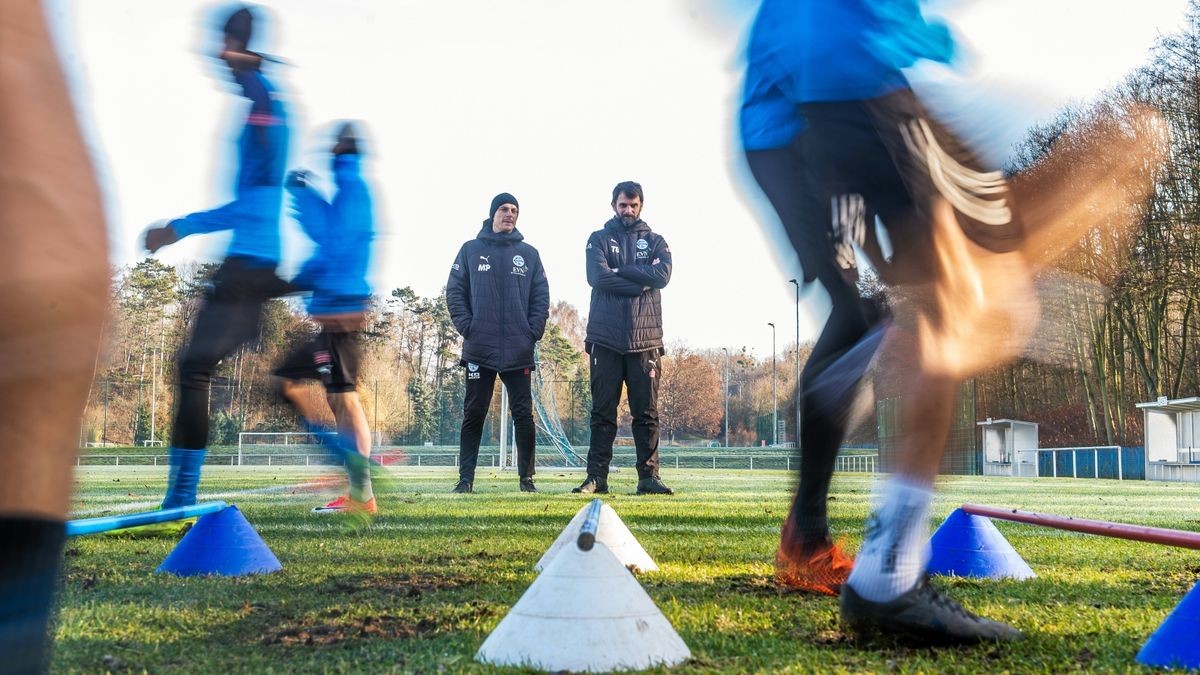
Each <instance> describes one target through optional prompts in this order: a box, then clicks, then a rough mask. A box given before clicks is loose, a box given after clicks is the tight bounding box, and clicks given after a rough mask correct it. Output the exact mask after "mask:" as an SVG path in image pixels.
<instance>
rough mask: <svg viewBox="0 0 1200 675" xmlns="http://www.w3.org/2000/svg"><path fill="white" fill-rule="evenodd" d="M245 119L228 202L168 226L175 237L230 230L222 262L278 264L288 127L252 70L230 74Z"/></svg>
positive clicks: (278, 106) (266, 84)
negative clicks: (246, 107) (244, 103)
mask: <svg viewBox="0 0 1200 675" xmlns="http://www.w3.org/2000/svg"><path fill="white" fill-rule="evenodd" d="M234 79H235V80H236V81H237V83H238V84H240V85H241V86H242V95H243V96H245V97H246V98H248V99H250V113H249V115H248V116H247V117H246V124H245V126H244V127H243V129H242V134H241V136H240V137H239V138H238V172H237V182H236V183H235V184H234V199H233V201H232V202H229V203H228V204H225V205H224V206H220V207H217V208H215V209H213V210H211V211H199V212H197V213H192V214H189V215H186V216H184V217H182V218H179V219H176V220H173V221H171V227H173V228H174V229H175V232H176V233H177V234H178V235H179V236H180V237H186V236H188V235H190V234H198V233H202V232H217V231H219V230H233V240H232V241H230V243H229V249H228V251H227V252H226V255H227V256H246V257H249V258H256V259H258V260H261V261H263V262H264V263H267V264H270V265H272V266H274V265H275V264H278V263H279V218H280V213H281V211H282V209H283V172H284V169H285V168H286V166H287V154H288V127H287V117H286V115H285V112H284V108H283V104H282V103H281V102H280V101H279V100H278V99H277V98H276V95H275V92H274V89H273V88H272V87H271V85H270V83H269V82H267V79H266V78H265V77H264V76H263V74H262V73H261V72H259V71H257V70H253V71H235V72H234Z"/></svg>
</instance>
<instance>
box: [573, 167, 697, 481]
mask: <svg viewBox="0 0 1200 675" xmlns="http://www.w3.org/2000/svg"><path fill="white" fill-rule="evenodd" d="M643 199H644V197H643V193H642V186H641V185H639V184H638V183H635V182H633V181H625V182H623V183H618V184H617V186H616V187H615V188H613V193H612V204H611V206H612V210H613V213H614V214H615V215H614V216H613V217H612V218H610V219H609V221H608V222H607V223H605V224H604V227H602V228H600V229H599V230H596V231H595V232H593V233H592V235H591V236H590V237H589V238H588V242H587V248H586V262H587V279H588V284H589V285H591V287H592V302H591V308H590V310H589V312H588V326H587V339H586V344H587V352H588V356H589V362H590V363H591V386H592V441H591V444H590V445H589V446H588V466H587V478H586V479H585V480H584V481H583V484H582V485H580V486H579V487H577V488H575V489H573V490H572V492H576V493H581V494H604V493H607V492H608V467H609V463H610V462H611V461H612V449H613V441H614V440H615V439H616V436H617V405H618V404H619V403H620V402H621V386H622V385H624V386H625V388H626V390H627V392H628V396H629V411H630V413H631V414H632V416H633V441H634V444H635V446H636V450H637V473H638V483H637V493H638V494H639V495H643V494H662V495H669V494H674V493H673V491H672V490H671V488H669V487H667V486H666V485H664V484H663V482H662V480H660V479H659V476H658V381H659V378H660V377H661V376H662V355H663V331H662V298H661V293H660V291H661V290H662V289H663V288H666V286H667V283H668V282H670V281H671V267H672V263H671V249H670V247H668V246H667V242H666V240H665V239H663V238H662V236H661V235H659V234H656V233H655V232H652V231H651V230H650V226H649V225H647V224H646V222H645V221H644V220H642V219H641V213H642V203H643Z"/></svg>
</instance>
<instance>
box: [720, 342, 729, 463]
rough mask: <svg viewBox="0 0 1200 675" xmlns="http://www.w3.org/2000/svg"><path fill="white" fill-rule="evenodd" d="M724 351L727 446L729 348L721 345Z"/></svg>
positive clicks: (727, 439) (727, 440)
mask: <svg viewBox="0 0 1200 675" xmlns="http://www.w3.org/2000/svg"><path fill="white" fill-rule="evenodd" d="M721 351H723V352H725V447H727V448H728V447H729V348H728V347H721Z"/></svg>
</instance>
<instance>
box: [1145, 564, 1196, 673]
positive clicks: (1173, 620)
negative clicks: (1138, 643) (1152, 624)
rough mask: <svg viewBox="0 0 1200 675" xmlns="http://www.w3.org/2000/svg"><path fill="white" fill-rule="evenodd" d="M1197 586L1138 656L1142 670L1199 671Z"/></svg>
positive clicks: (1168, 616) (1166, 619) (1174, 610)
mask: <svg viewBox="0 0 1200 675" xmlns="http://www.w3.org/2000/svg"><path fill="white" fill-rule="evenodd" d="M1197 589H1200V584H1196V585H1195V586H1192V590H1190V591H1188V594H1187V595H1185V596H1183V600H1180V601H1179V604H1178V605H1175V609H1173V610H1171V613H1170V614H1168V615H1167V618H1165V619H1163V622H1162V625H1160V626H1159V627H1158V630H1156V631H1154V632H1153V633H1151V635H1150V638H1149V639H1148V640H1146V644H1144V645H1142V649H1141V651H1139V652H1138V655H1137V662H1138V663H1140V664H1142V665H1143V666H1158V667H1163V668H1188V669H1195V668H1200V643H1198V642H1197V641H1196V636H1197V635H1200V590H1197Z"/></svg>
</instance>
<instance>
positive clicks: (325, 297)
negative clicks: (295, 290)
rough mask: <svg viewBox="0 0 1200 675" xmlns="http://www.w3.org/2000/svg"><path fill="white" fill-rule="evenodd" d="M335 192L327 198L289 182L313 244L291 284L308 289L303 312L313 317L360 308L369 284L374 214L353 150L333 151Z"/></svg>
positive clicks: (298, 215) (367, 296)
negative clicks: (368, 273)
mask: <svg viewBox="0 0 1200 675" xmlns="http://www.w3.org/2000/svg"><path fill="white" fill-rule="evenodd" d="M333 176H334V183H335V185H336V187H337V192H336V193H335V194H334V196H333V201H332V203H329V202H326V201H325V198H324V197H322V196H321V194H320V193H318V192H317V191H316V190H314V189H313V188H312V187H310V186H308V185H300V184H289V185H288V188H287V190H288V194H290V195H291V196H292V204H293V206H294V208H295V209H296V218H297V220H299V221H300V226H301V227H302V228H304V232H305V234H307V235H308V237H309V238H310V239H312V240H313V242H314V243H316V245H317V246H316V249H315V250H314V251H313V253H312V255H311V256H309V258H308V260H307V261H306V262H305V263H304V265H303V267H301V268H300V273H299V274H297V275H296V278H295V279H293V280H292V283H293V284H294V285H296V286H298V287H300V288H304V289H308V290H311V291H312V297H311V298H310V299H309V301H308V312H309V314H312V315H314V316H319V315H322V314H337V313H342V312H353V311H358V310H361V309H365V308H366V306H367V304H368V303H369V302H370V297H371V285H370V283H369V282H368V281H367V271H368V268H369V266H370V263H371V242H372V241H373V240H374V239H375V215H374V209H373V207H372V204H371V193H370V190H368V189H367V183H366V181H364V180H363V177H362V170H361V160H360V159H359V156H358V155H335V156H334V158H333Z"/></svg>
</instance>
